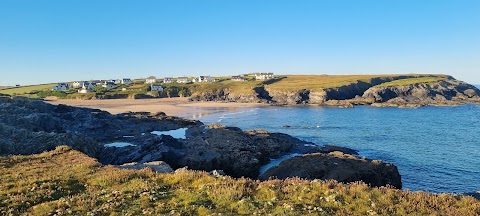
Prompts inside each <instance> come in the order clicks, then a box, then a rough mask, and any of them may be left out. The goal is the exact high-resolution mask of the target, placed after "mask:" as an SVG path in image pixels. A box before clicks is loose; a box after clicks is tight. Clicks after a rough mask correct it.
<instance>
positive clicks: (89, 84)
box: [52, 73, 275, 93]
mask: <svg viewBox="0 0 480 216" xmlns="http://www.w3.org/2000/svg"><path fill="white" fill-rule="evenodd" d="M254 76H255V79H256V80H268V79H273V78H275V75H274V74H273V73H255V74H254ZM231 80H232V81H240V82H241V81H245V80H246V78H245V76H244V75H239V76H232V77H231ZM157 81H159V79H157V78H156V77H154V76H150V77H147V78H146V79H145V83H146V84H151V86H150V87H151V89H156V90H152V91H161V90H163V86H161V85H154V84H155V83H157ZM161 81H162V82H163V83H173V82H176V83H185V84H186V83H192V82H194V83H204V82H215V79H214V78H212V77H211V76H198V77H194V78H193V79H192V80H190V79H189V78H188V77H177V78H173V77H164V78H163V79H161ZM131 83H132V80H131V79H129V78H123V79H111V80H103V81H101V80H97V81H77V82H73V84H72V87H73V88H76V89H78V88H79V90H78V92H79V93H88V92H92V91H93V88H94V87H95V86H99V85H101V86H102V87H104V88H107V89H111V88H115V87H116V86H117V85H120V84H123V85H129V84H131ZM69 89H70V85H69V84H68V83H58V84H56V85H54V86H53V87H52V91H66V90H69ZM159 89H161V90H159Z"/></svg>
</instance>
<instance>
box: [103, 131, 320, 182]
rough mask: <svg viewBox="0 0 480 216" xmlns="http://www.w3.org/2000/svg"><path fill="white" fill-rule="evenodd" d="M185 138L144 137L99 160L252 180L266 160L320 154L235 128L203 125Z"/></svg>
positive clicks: (276, 136) (280, 137) (284, 138)
mask: <svg viewBox="0 0 480 216" xmlns="http://www.w3.org/2000/svg"><path fill="white" fill-rule="evenodd" d="M186 134H187V136H186V139H184V140H179V139H174V138H172V137H171V136H163V135H162V136H156V135H147V134H146V135H144V136H143V138H142V142H141V143H138V142H137V146H129V147H122V148H108V149H106V150H105V152H104V153H103V154H102V156H101V157H100V158H99V160H100V162H102V163H106V164H123V163H127V162H132V161H136V162H139V163H143V162H146V161H152V160H161V161H165V162H166V163H168V164H169V165H170V166H172V168H174V169H178V168H181V167H188V168H189V169H195V170H205V171H211V170H223V171H224V172H225V173H226V174H228V175H230V176H234V177H241V176H245V177H251V178H256V177H257V176H258V174H259V170H260V167H261V166H262V165H264V164H266V163H268V162H269V161H270V158H276V157H280V156H282V155H284V154H287V153H290V152H297V153H309V152H320V151H322V148H321V147H317V146H315V145H313V144H312V143H308V142H305V141H302V140H299V139H296V138H294V137H291V136H289V135H287V134H281V133H268V132H266V131H263V130H253V131H242V130H241V129H239V128H235V127H225V126H222V125H206V126H200V127H191V128H190V129H188V130H187V133H186ZM306 144H309V145H307V146H305V145H306Z"/></svg>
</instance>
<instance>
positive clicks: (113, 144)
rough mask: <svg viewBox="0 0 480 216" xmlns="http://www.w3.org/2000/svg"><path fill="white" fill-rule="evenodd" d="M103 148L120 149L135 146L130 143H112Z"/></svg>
mask: <svg viewBox="0 0 480 216" xmlns="http://www.w3.org/2000/svg"><path fill="white" fill-rule="evenodd" d="M103 146H105V147H117V148H122V147H127V146H135V145H134V144H131V143H126V142H113V143H109V144H105V145H103Z"/></svg>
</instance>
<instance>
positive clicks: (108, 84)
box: [102, 81, 117, 89]
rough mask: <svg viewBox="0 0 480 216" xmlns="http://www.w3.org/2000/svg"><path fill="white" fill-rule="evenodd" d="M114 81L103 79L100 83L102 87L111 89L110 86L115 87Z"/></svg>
mask: <svg viewBox="0 0 480 216" xmlns="http://www.w3.org/2000/svg"><path fill="white" fill-rule="evenodd" d="M115 86H117V85H115V82H110V81H105V82H104V83H103V85H102V87H104V88H107V89H111V88H115Z"/></svg>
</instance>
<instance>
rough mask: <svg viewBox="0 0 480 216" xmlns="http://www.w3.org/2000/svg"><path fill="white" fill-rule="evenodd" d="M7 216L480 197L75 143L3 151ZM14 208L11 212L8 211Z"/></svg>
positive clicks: (0, 205)
mask: <svg viewBox="0 0 480 216" xmlns="http://www.w3.org/2000/svg"><path fill="white" fill-rule="evenodd" d="M0 179H2V181H0V189H1V190H0V214H2V215H21V214H25V215H54V214H55V215H145V214H147V215H148V214H150V215H165V214H169V215H212V214H215V215H220V214H222V215H239V214H243V215H269V214H271V215H374V214H378V215H439V214H440V215H478V214H480V201H478V200H475V199H474V198H472V197H464V196H453V195H449V194H429V193H426V192H408V191H402V190H396V189H390V188H386V187H381V188H372V187H368V186H367V185H366V184H363V183H352V184H342V183H337V182H335V181H319V180H316V181H307V180H300V179H288V180H285V181H281V180H269V181H265V182H260V181H256V180H251V179H245V178H240V179H234V178H231V177H227V176H226V177H218V178H216V177H213V176H210V175H209V174H208V173H206V172H201V171H190V170H183V171H178V172H176V173H171V174H157V173H155V172H153V171H151V170H148V169H142V170H121V169H118V168H115V167H113V166H102V165H101V164H99V163H98V162H97V160H95V159H93V158H90V157H87V156H86V155H84V154H81V153H79V152H77V151H74V150H71V149H70V148H68V147H66V146H64V147H58V148H57V149H56V150H54V151H51V152H45V153H42V154H39V155H32V156H13V157H0ZM7 212H8V213H7Z"/></svg>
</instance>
